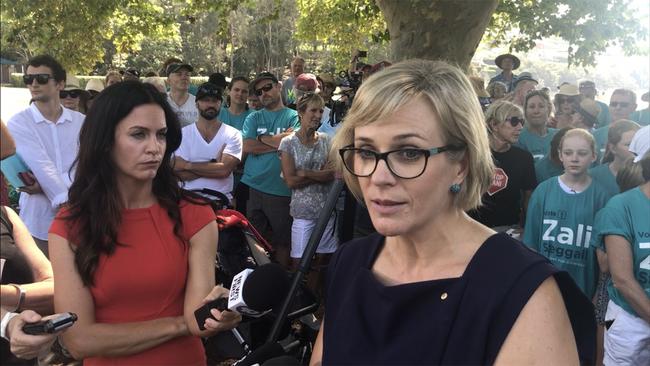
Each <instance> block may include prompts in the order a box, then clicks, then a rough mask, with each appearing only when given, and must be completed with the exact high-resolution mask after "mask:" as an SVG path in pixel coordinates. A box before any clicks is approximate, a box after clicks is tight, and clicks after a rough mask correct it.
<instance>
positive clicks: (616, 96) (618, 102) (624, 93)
mask: <svg viewBox="0 0 650 366" xmlns="http://www.w3.org/2000/svg"><path fill="white" fill-rule="evenodd" d="M635 110H636V93H635V92H633V91H632V90H630V89H616V90H614V92H612V96H611V97H610V98H609V115H610V116H611V121H612V123H614V122H616V121H618V120H621V119H630V115H631V114H632V113H633V112H634V111H635ZM608 133H609V125H607V126H603V127H601V128H599V129H597V130H596V131H594V133H593V135H594V139H595V140H596V148H597V149H598V151H599V153H600V155H601V156H602V155H603V154H605V147H607V134H608Z"/></svg>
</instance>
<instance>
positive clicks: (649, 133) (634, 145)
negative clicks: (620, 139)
mask: <svg viewBox="0 0 650 366" xmlns="http://www.w3.org/2000/svg"><path fill="white" fill-rule="evenodd" d="M629 150H630V152H631V153H633V154H634V155H636V157H634V162H635V163H637V162H639V161H640V160H641V159H643V157H644V156H645V155H646V154H647V153H648V150H650V126H645V127H642V128H641V129H640V130H638V131H636V133H635V134H634V137H632V141H631V142H630V148H629Z"/></svg>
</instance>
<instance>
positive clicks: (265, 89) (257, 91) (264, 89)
mask: <svg viewBox="0 0 650 366" xmlns="http://www.w3.org/2000/svg"><path fill="white" fill-rule="evenodd" d="M271 89H273V83H271V84H266V85H264V86H263V87H261V88H259V89H255V95H257V96H258V97H259V96H261V95H262V94H264V92H268V91H270V90H271Z"/></svg>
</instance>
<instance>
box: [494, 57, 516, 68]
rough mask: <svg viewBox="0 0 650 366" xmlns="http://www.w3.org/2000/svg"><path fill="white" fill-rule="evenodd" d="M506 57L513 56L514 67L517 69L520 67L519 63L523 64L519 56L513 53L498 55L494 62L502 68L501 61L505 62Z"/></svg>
mask: <svg viewBox="0 0 650 366" xmlns="http://www.w3.org/2000/svg"><path fill="white" fill-rule="evenodd" d="M506 58H511V59H512V69H513V70H517V69H518V68H519V65H521V61H519V58H518V57H517V56H515V55H513V54H511V53H504V54H503V55H499V56H497V58H495V59H494V63H495V64H496V65H497V66H498V67H499V68H500V69H502V67H501V62H503V60H504V59H506Z"/></svg>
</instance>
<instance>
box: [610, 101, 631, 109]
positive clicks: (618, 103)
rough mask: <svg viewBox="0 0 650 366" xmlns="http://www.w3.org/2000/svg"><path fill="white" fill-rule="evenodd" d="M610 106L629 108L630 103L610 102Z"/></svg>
mask: <svg viewBox="0 0 650 366" xmlns="http://www.w3.org/2000/svg"><path fill="white" fill-rule="evenodd" d="M609 106H610V107H612V108H616V107H621V108H627V107H629V106H630V103H628V102H610V103H609Z"/></svg>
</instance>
